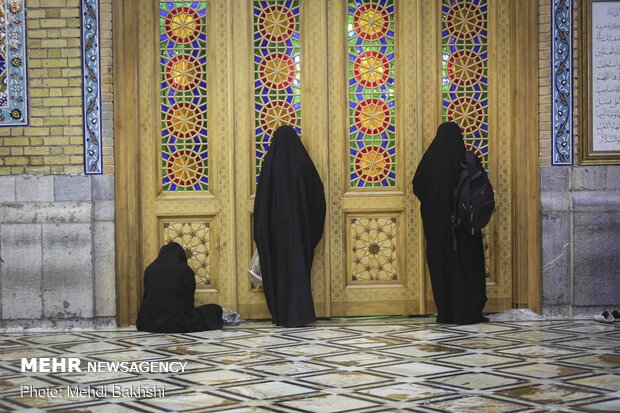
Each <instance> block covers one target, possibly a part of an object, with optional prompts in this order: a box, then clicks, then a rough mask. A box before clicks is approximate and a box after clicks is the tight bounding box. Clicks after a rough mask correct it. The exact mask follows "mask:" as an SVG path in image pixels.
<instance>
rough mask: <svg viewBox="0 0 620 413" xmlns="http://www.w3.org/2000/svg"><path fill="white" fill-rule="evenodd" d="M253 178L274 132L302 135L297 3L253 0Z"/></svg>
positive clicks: (258, 169)
mask: <svg viewBox="0 0 620 413" xmlns="http://www.w3.org/2000/svg"><path fill="white" fill-rule="evenodd" d="M252 14H253V25H254V26H253V38H252V39H253V45H254V116H255V118H254V139H255V145H256V157H255V159H256V179H258V176H259V174H260V168H261V164H262V161H263V157H264V156H265V154H266V153H267V151H268V150H269V142H270V141H271V136H272V135H273V132H274V130H275V129H277V128H278V127H279V126H281V125H290V126H292V127H293V128H295V130H296V131H297V133H298V134H299V135H301V116H300V115H301V90H300V87H301V71H300V68H301V64H300V52H301V43H300V35H299V32H300V30H299V18H300V6H299V0H284V1H282V0H254V1H253V8H252Z"/></svg>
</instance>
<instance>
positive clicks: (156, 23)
mask: <svg viewBox="0 0 620 413" xmlns="http://www.w3.org/2000/svg"><path fill="white" fill-rule="evenodd" d="M511 4H514V3H511V2H509V1H507V0H502V1H499V0H498V1H496V2H495V1H494V2H490V1H489V0H468V1H454V0H437V1H421V0H420V1H414V0H412V1H409V0H407V1H405V0H338V1H327V0H286V1H275V0H239V1H227V0H210V1H198V2H189V1H172V2H171V1H158V0H152V1H149V2H145V8H144V10H143V14H142V20H141V23H140V25H141V29H140V33H141V44H143V45H147V46H145V47H143V48H142V49H141V50H139V54H140V61H141V62H146V64H145V65H144V70H145V72H146V73H145V74H144V76H141V77H140V82H141V83H140V102H139V105H140V114H141V120H140V122H141V137H142V140H143V141H142V147H141V150H140V159H139V160H137V163H138V164H139V165H141V166H140V167H141V168H142V169H143V170H142V174H141V177H142V182H141V185H142V195H141V199H140V202H141V203H142V208H141V209H142V221H141V222H142V233H143V237H142V239H143V247H142V248H143V264H144V266H146V265H147V264H148V263H149V262H151V261H152V260H153V259H154V257H155V256H156V254H157V251H158V248H159V246H160V245H161V244H162V243H164V242H167V241H173V240H174V241H177V242H180V243H181V245H183V247H184V248H185V249H186V251H187V253H188V256H189V264H190V266H191V267H192V268H193V269H194V271H195V272H196V278H197V284H198V289H197V302H199V303H200V302H217V303H219V304H220V305H222V306H224V307H228V308H233V309H238V310H239V311H240V313H241V314H242V316H243V317H245V318H268V317H269V313H268V312H267V307H266V305H265V302H264V296H263V293H262V291H261V290H260V289H253V288H252V286H251V284H250V282H249V278H248V276H247V266H248V263H249V260H250V257H251V255H252V251H253V249H254V246H253V242H252V235H253V234H252V210H253V200H254V194H255V189H256V179H257V176H258V174H260V166H261V160H262V157H263V156H264V154H265V153H266V151H267V149H268V147H269V138H270V136H271V133H272V131H273V130H274V129H275V128H276V127H277V126H279V125H280V124H284V123H286V124H292V125H293V126H294V127H295V128H296V129H297V130H298V132H299V133H300V136H301V139H302V140H303V142H304V145H305V146H306V148H307V149H308V151H309V153H310V155H311V157H312V158H313V160H314V162H315V164H316V166H317V169H318V170H319V173H320V175H321V177H322V180H323V183H324V185H325V190H326V197H327V205H328V215H327V217H326V224H325V232H324V237H323V240H322V241H321V243H320V244H319V246H318V248H317V250H316V253H315V261H314V265H313V279H312V286H313V287H312V288H313V296H314V300H315V307H316V312H317V315H318V316H356V315H388V314H389V315H396V314H420V313H426V312H432V311H433V302H432V293H431V289H430V282H429V281H428V276H427V275H426V264H425V259H424V238H423V231H422V225H421V221H420V216H419V204H418V202H417V200H416V199H415V197H414V196H413V194H412V190H411V179H412V177H413V173H414V171H415V167H416V166H417V164H418V162H419V159H420V156H421V154H422V153H423V151H424V149H425V148H426V147H427V146H428V144H429V143H430V141H431V140H432V138H433V137H434V134H435V130H436V128H437V126H438V125H439V123H441V121H443V120H454V121H457V122H458V123H460V124H461V126H462V127H463V128H464V129H465V139H466V143H467V145H468V146H470V147H471V148H473V149H475V150H476V151H477V153H478V154H479V155H480V156H481V158H482V159H483V161H484V163H485V165H486V166H487V167H488V169H489V171H490V174H491V177H492V182H493V183H494V185H495V187H496V188H497V194H496V197H497V201H498V209H497V211H496V214H495V217H494V219H493V220H492V222H491V225H490V226H489V229H488V235H487V237H486V245H487V246H488V256H489V260H488V267H489V277H488V283H487V284H488V293H489V294H488V295H489V301H490V302H489V305H488V306H487V309H488V310H500V309H505V308H508V307H510V305H511V303H512V274H511V269H512V231H513V230H512V222H511V214H512V206H511V199H512V198H511V191H512V187H511V177H512V175H511V174H512V169H511V156H510V154H511V142H512V139H511V122H510V111H511V103H510V99H509V96H510V93H511V78H510V76H511V67H510V63H509V62H510V58H509V57H510V44H511V42H510V18H509V17H510V13H509V11H510V7H511Z"/></svg>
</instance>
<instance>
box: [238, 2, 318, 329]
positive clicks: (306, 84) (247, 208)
mask: <svg viewBox="0 0 620 413" xmlns="http://www.w3.org/2000/svg"><path fill="white" fill-rule="evenodd" d="M233 5H234V6H233V7H234V15H235V26H234V52H235V53H234V60H235V63H234V67H235V75H234V76H235V77H234V84H235V105H234V113H235V151H236V152H235V162H236V165H235V179H236V186H235V188H236V202H235V205H236V227H237V286H238V297H239V310H240V313H241V314H242V315H243V316H244V317H246V318H270V315H269V311H268V309H267V306H266V304H265V298H264V295H263V291H262V290H261V289H260V288H259V289H254V288H252V285H251V284H250V282H249V279H248V276H247V267H248V263H249V261H250V257H251V255H252V252H253V250H254V248H255V247H254V243H253V241H252V239H253V233H252V222H253V221H252V211H253V205H254V196H255V193H256V179H257V175H258V174H260V166H261V160H262V157H263V156H264V154H265V153H266V152H267V149H268V147H269V140H270V138H271V134H272V132H273V130H274V129H276V128H277V127H278V126H280V125H282V124H290V125H292V126H293V127H294V128H295V129H296V130H297V132H298V133H299V134H300V136H301V139H302V141H303V143H304V145H305V147H306V149H307V150H308V152H309V154H310V156H311V157H312V159H313V161H314V163H315V165H316V167H317V169H318V171H319V174H320V175H321V178H322V180H323V182H324V184H325V185H327V182H328V180H329V177H328V173H327V151H328V147H327V145H326V137H327V130H326V125H327V120H326V116H327V106H326V105H327V102H326V99H325V94H326V90H327V84H326V76H325V74H326V71H327V69H326V65H325V56H326V18H325V17H326V16H325V10H326V7H325V2H323V1H307V0H287V1H273V0H243V1H238V2H234V3H233ZM328 237H329V229H328V227H326V230H325V236H324V237H323V240H322V241H321V242H320V243H319V245H318V246H317V248H316V250H315V256H314V263H313V268H312V295H313V298H314V306H315V311H316V314H317V316H318V317H324V316H328V315H329V313H328V312H327V311H326V299H327V298H326V294H325V292H326V284H325V283H326V282H328V280H329V278H328V276H327V267H326V261H325V251H324V246H325V245H326V244H325V240H326V239H327V238H328Z"/></svg>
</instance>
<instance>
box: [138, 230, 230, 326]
mask: <svg viewBox="0 0 620 413" xmlns="http://www.w3.org/2000/svg"><path fill="white" fill-rule="evenodd" d="M195 292H196V279H195V277H194V272H193V271H192V269H191V268H190V267H189V265H187V257H186V255H185V251H183V247H181V246H180V245H179V244H178V243H176V242H172V243H170V244H167V245H164V246H163V247H161V249H160V250H159V255H158V257H157V258H156V259H155V261H153V262H152V263H151V264H150V265H149V266H148V267H146V270H145V271H144V298H143V299H142V305H141V306H140V311H138V319H137V320H136V327H137V328H138V330H140V331H149V332H151V333H189V332H192V331H204V330H217V329H220V328H222V325H223V322H222V307H220V306H219V305H217V304H206V305H202V306H200V307H196V308H194V293H195Z"/></svg>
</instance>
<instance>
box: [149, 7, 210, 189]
mask: <svg viewBox="0 0 620 413" xmlns="http://www.w3.org/2000/svg"><path fill="white" fill-rule="evenodd" d="M159 16H160V20H159V22H160V33H159V35H160V76H161V89H160V90H161V93H160V99H161V111H160V113H161V177H162V178H161V179H162V180H161V185H162V187H161V188H162V191H163V192H181V191H206V190H208V189H209V174H208V171H209V167H208V160H209V148H208V139H207V74H206V63H207V62H206V59H207V57H206V55H207V37H206V23H207V22H206V18H207V5H206V2H205V1H160V3H159Z"/></svg>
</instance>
